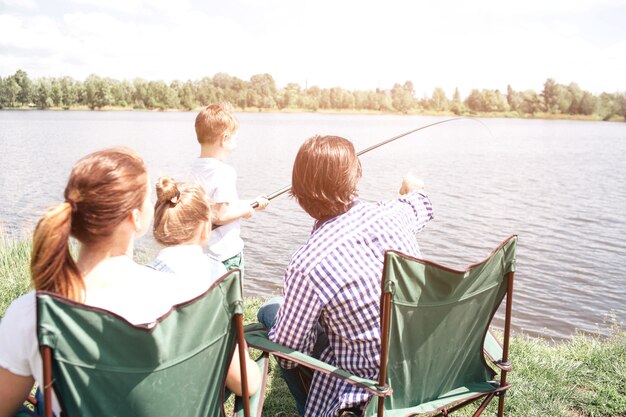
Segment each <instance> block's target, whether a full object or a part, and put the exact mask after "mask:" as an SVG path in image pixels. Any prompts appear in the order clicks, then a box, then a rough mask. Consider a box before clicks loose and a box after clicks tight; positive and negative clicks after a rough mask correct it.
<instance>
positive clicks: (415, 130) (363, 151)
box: [252, 117, 489, 208]
mask: <svg viewBox="0 0 626 417" xmlns="http://www.w3.org/2000/svg"><path fill="white" fill-rule="evenodd" d="M457 120H473V121H475V122H478V123H480V124H482V125H483V126H485V127H487V125H485V124H484V123H483V122H481V121H480V120H478V119H474V118H472V117H454V118H452V119H446V120H440V121H438V122H434V123H430V124H428V125H425V126H421V127H418V128H416V129H412V130H409V131H408V132H404V133H401V134H399V135H397V136H394V137H392V138H389V139H386V140H384V141H382V142H380V143H377V144H376V145H372V146H370V147H369V148H365V149H363V150H362V151H360V152H358V153H357V154H356V156H361V155H363V154H366V153H368V152H369V151H373V150H374V149H377V148H380V147H381V146H383V145H386V144H388V143H391V142H393V141H395V140H398V139H400V138H403V137H405V136H408V135H410V134H411V133H415V132H419V131H420V130H424V129H427V128H429V127H433V126H436V125H440V124H444V123H449V122H455V121H457ZM487 130H489V128H488V127H487ZM289 190H291V184H290V185H287V186H285V187H283V188H281V189H280V190H277V191H274V192H273V193H271V194H269V195H268V196H267V197H265V198H267V199H268V200H270V201H271V200H273V199H275V198H276V197H278V196H281V195H283V194H285V193H286V192H288V191H289ZM258 206H259V203H257V202H256V201H255V202H254V203H252V208H256V207H258Z"/></svg>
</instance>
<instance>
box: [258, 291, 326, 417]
mask: <svg viewBox="0 0 626 417" xmlns="http://www.w3.org/2000/svg"><path fill="white" fill-rule="evenodd" d="M284 301H285V299H284V298H283V297H274V298H272V299H270V300H269V301H267V302H266V303H265V304H263V305H262V306H261V308H260V309H259V312H258V313H257V319H258V320H259V323H261V324H263V325H264V326H265V327H267V328H268V329H269V328H272V327H273V326H274V323H275V322H276V313H278V309H279V308H280V306H281V304H282V303H283V302H284ZM328 346H329V343H328V336H327V335H326V332H325V331H324V329H323V328H322V326H321V325H320V324H319V323H318V324H317V340H316V341H315V346H314V347H313V352H312V353H311V356H312V357H314V358H316V359H319V358H320V356H321V354H322V352H323V351H324V349H326V348H327V347H328ZM279 368H280V374H281V375H282V377H283V379H284V380H285V383H286V384H287V387H288V388H289V391H290V392H291V395H292V396H293V398H294V400H295V401H296V407H297V409H298V414H300V415H301V416H303V415H304V412H305V409H306V400H307V397H308V394H309V390H310V388H311V381H312V380H313V371H312V370H311V369H309V368H306V367H304V366H300V365H298V366H296V367H295V368H292V369H286V368H283V367H282V366H279Z"/></svg>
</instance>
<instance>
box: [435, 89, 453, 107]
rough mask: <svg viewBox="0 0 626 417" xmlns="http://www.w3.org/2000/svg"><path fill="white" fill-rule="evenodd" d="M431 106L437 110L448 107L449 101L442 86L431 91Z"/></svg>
mask: <svg viewBox="0 0 626 417" xmlns="http://www.w3.org/2000/svg"><path fill="white" fill-rule="evenodd" d="M432 107H433V109H434V110H437V111H446V110H448V108H449V107H450V102H449V100H448V97H446V92H445V91H443V88H441V87H436V88H435V90H434V91H433V95H432Z"/></svg>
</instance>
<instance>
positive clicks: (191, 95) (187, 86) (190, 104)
mask: <svg viewBox="0 0 626 417" xmlns="http://www.w3.org/2000/svg"><path fill="white" fill-rule="evenodd" d="M170 87H172V88H173V89H174V90H175V91H176V92H177V94H178V101H179V102H180V105H181V106H182V107H183V108H184V109H185V110H192V109H194V108H195V107H196V106H198V102H197V101H196V92H195V88H194V85H193V82H192V81H191V80H188V81H186V82H185V83H180V82H179V81H174V82H172V84H171V85H170Z"/></svg>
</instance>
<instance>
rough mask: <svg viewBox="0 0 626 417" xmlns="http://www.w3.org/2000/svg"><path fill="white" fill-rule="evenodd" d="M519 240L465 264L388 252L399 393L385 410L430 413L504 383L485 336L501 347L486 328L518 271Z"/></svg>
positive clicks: (391, 357) (390, 369)
mask: <svg viewBox="0 0 626 417" xmlns="http://www.w3.org/2000/svg"><path fill="white" fill-rule="evenodd" d="M516 242H517V238H516V237H515V236H513V237H511V238H510V239H508V240H507V241H505V242H504V243H503V244H502V245H500V246H499V247H498V248H497V249H496V250H495V251H494V252H492V254H491V255H490V256H489V258H488V259H486V260H485V261H483V262H480V263H478V264H474V265H472V266H470V267H469V268H468V269H466V270H463V271H456V270H452V269H449V268H446V267H443V266H440V265H437V264H435V263H432V262H427V261H423V260H417V259H411V258H409V257H407V256H405V255H403V254H401V253H398V252H394V251H390V252H387V254H386V258H385V267H384V272H383V284H382V285H383V292H388V293H390V294H391V315H390V332H389V343H388V346H389V354H388V358H387V381H388V384H389V386H390V387H391V388H392V389H393V391H394V394H393V395H392V396H391V397H389V398H387V399H385V410H387V409H388V410H403V409H406V410H407V411H410V412H411V413H421V412H432V411H434V410H436V409H439V408H443V407H444V406H446V405H447V404H450V403H453V402H458V401H462V400H464V399H466V398H472V397H476V396H481V395H482V394H484V393H487V392H491V391H494V390H495V389H497V388H498V387H499V385H498V384H497V383H494V384H493V385H492V384H491V383H490V381H493V380H494V377H495V375H496V372H495V371H494V370H493V369H492V368H490V367H489V366H488V365H487V363H486V361H485V358H484V356H483V347H484V345H485V339H487V345H488V346H487V348H488V349H490V350H491V351H494V350H496V351H497V349H496V348H495V347H494V346H493V342H494V340H493V337H492V335H491V334H490V333H489V332H488V328H489V323H490V322H491V319H492V318H493V316H494V314H495V313H496V310H497V309H498V307H499V306H500V304H501V302H502V300H503V298H504V296H505V294H506V292H507V289H508V279H507V277H508V274H509V273H510V272H514V271H515V249H516ZM487 334H489V335H490V337H489V338H487V337H486V336H487ZM494 354H495V355H496V356H497V355H498V353H494ZM500 356H501V354H500ZM459 395H461V397H460V398H457V397H458V396H459ZM416 406H419V407H418V408H417V409H415V410H413V408H414V407H416ZM370 408H373V407H370ZM374 414H375V413H373V412H368V413H367V415H374ZM386 415H387V414H386ZM388 415H390V416H393V415H394V414H393V413H390V414H388ZM399 415H406V414H399ZM409 415H411V414H410V413H409Z"/></svg>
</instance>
